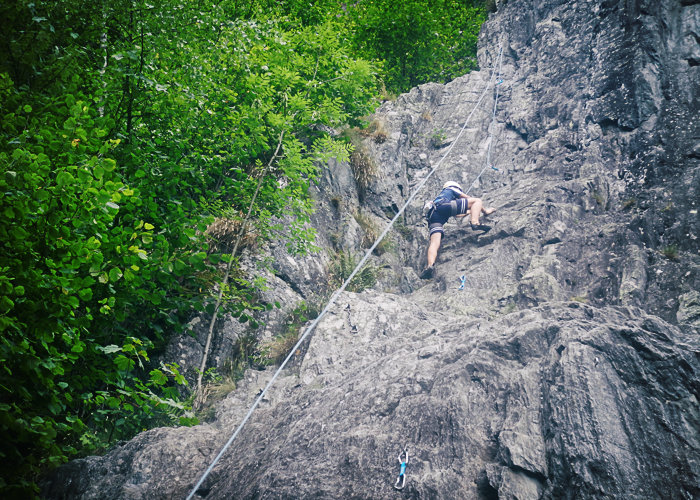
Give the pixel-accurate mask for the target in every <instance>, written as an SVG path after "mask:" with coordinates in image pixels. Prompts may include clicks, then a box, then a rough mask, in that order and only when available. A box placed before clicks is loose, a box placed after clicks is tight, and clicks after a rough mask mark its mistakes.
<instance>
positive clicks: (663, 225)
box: [43, 0, 700, 499]
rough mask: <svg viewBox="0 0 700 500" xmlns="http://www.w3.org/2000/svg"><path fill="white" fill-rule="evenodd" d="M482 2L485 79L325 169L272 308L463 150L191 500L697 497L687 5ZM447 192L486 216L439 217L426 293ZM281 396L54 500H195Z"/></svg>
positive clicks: (690, 22) (694, 81)
mask: <svg viewBox="0 0 700 500" xmlns="http://www.w3.org/2000/svg"><path fill="white" fill-rule="evenodd" d="M497 7H498V9H497V12H495V13H493V14H492V15H491V17H490V19H489V21H487V23H486V24H485V25H484V27H483V29H482V33H481V39H480V48H479V61H480V67H481V68H482V69H481V70H480V71H476V72H473V73H471V74H469V75H466V76H463V77H461V78H458V79H456V80H454V81H452V82H450V83H448V84H446V85H440V84H426V85H421V86H420V87H417V88H415V89H413V90H412V91H411V92H409V93H408V94H404V95H401V96H400V97H399V98H398V99H396V100H395V101H392V102H386V103H384V104H383V105H382V106H381V107H380V108H379V109H378V110H377V112H376V114H375V116H374V120H375V121H376V122H377V123H380V124H381V128H382V130H384V131H386V137H382V140H374V138H373V137H368V138H366V140H365V146H366V148H367V152H368V155H369V157H370V158H371V159H372V161H373V162H374V164H375V165H376V167H377V171H376V175H374V176H372V177H371V179H370V181H369V182H368V183H367V184H366V185H365V186H362V187H361V188H359V187H358V186H357V185H356V184H355V181H354V178H353V174H352V169H351V167H350V166H349V165H347V164H336V163H334V164H331V165H329V168H328V169H327V170H326V171H325V172H324V176H323V178H322V179H321V181H320V182H319V184H318V186H317V188H316V191H315V192H314V196H315V197H316V198H317V200H318V210H317V213H316V215H315V217H314V224H315V226H316V227H317V228H318V229H319V231H320V235H319V242H320V244H321V245H322V246H323V247H324V250H323V252H322V253H321V254H320V255H318V256H315V257H311V258H308V259H307V260H304V261H298V260H293V259H289V258H288V257H287V256H285V255H284V253H283V252H282V248H273V249H271V250H270V252H271V254H273V255H275V257H276V258H275V263H274V264H273V265H272V267H273V269H274V276H272V277H271V279H276V280H278V281H276V282H275V283H276V286H275V287H274V289H275V290H277V292H276V293H277V294H278V296H280V297H282V298H283V300H282V301H283V303H284V304H292V303H293V302H294V301H295V300H297V298H298V299H301V298H307V297H308V296H310V295H311V294H312V293H313V291H314V290H315V289H316V288H318V287H317V286H316V285H315V284H316V283H318V282H319V281H322V280H323V279H324V277H323V269H325V268H326V267H327V264H328V262H329V260H330V259H331V256H332V253H333V249H343V250H344V251H348V252H353V251H354V252H359V251H361V247H362V246H363V244H362V231H363V228H362V227H360V226H361V225H360V224H358V222H357V218H356V217H354V216H353V214H357V213H362V214H363V215H364V217H365V218H368V219H370V220H372V221H374V222H375V223H376V224H377V225H378V226H379V227H384V226H385V225H386V224H387V223H388V221H389V220H390V219H391V217H393V215H394V214H395V213H396V212H397V211H398V210H399V208H400V207H402V206H403V204H404V203H405V201H406V200H407V199H408V197H409V194H410V193H411V192H412V189H413V187H415V186H416V185H417V184H418V183H419V182H420V181H421V180H422V179H424V178H425V176H427V175H428V173H429V172H430V170H431V168H432V167H433V166H435V165H437V164H438V162H440V161H441V158H442V157H443V156H444V154H445V152H446V151H447V150H448V148H449V147H450V146H451V145H453V146H454V147H453V149H452V150H451V152H450V154H449V156H447V157H446V158H445V159H444V161H442V163H441V164H440V168H439V169H438V170H437V171H436V173H435V174H434V176H433V177H431V178H430V180H429V181H428V183H427V185H426V188H425V192H424V195H421V196H419V197H418V198H416V199H415V200H414V201H413V202H412V204H411V206H410V207H409V208H408V210H407V211H406V213H405V214H404V215H403V216H402V217H401V219H400V226H399V227H397V228H395V229H394V230H392V232H391V233H390V234H389V236H388V237H389V239H390V240H391V241H392V242H393V244H392V245H390V246H389V247H388V250H387V251H385V252H383V253H382V254H381V255H377V256H373V257H372V265H373V266H376V268H377V269H379V270H380V274H379V275H380V279H379V280H378V282H377V284H376V285H375V286H374V288H373V289H372V290H368V291H364V292H361V293H350V292H346V293H344V294H343V295H342V296H341V297H340V298H339V299H338V301H337V303H336V304H335V305H334V307H333V308H332V310H331V311H330V312H329V314H327V315H326V316H325V317H324V318H323V320H322V321H321V322H320V324H319V325H318V327H317V328H316V330H315V332H314V333H313V335H312V336H311V338H310V340H309V342H308V345H307V346H306V348H305V349H304V352H303V353H300V355H299V356H297V359H295V362H294V363H293V366H292V367H291V368H289V369H288V370H286V371H285V372H284V373H283V375H282V376H281V377H280V378H279V379H278V380H277V383H276V384H275V385H274V386H273V388H272V389H271V391H269V392H268V393H267V395H266V398H265V399H264V400H263V403H262V404H261V405H260V407H259V408H258V409H257V410H256V412H255V414H254V415H253V417H252V418H251V420H250V421H249V422H248V424H247V426H246V427H245V428H244V429H243V431H242V432H241V434H240V436H239V437H238V439H237V440H236V441H235V442H234V444H233V446H232V448H231V449H230V450H229V451H228V452H227V453H226V454H225V455H224V456H223V457H222V459H221V461H220V462H219V463H218V465H217V466H216V467H215V469H214V470H213V472H212V473H211V474H210V475H209V476H208V478H207V479H206V481H205V482H204V484H203V485H202V487H201V488H200V490H199V491H198V496H199V497H200V498H207V499H218V498H237V499H263V498H270V499H272V498H275V499H292V498H343V499H345V498H357V499H360V498H367V499H369V498H372V499H374V498H415V499H417V498H430V499H465V498H475V499H494V498H503V499H516V498H517V499H537V498H572V499H573V498H576V499H580V498H645V499H647V498H663V499H667V498H674V499H675V498H678V499H691V498H699V497H700V486H699V485H700V405H699V403H698V399H700V243H699V242H698V234H699V233H700V215H698V208H699V207H698V205H700V119H699V117H700V113H699V110H700V104H699V100H698V99H699V94H700V2H698V1H693V0H596V1H594V0H591V1H584V0H577V1H565V0H508V1H505V0H504V1H499V2H497ZM501 48H502V49H503V61H502V65H501V76H500V78H501V79H502V83H501V84H499V85H498V87H497V89H498V95H499V101H498V107H497V112H496V119H495V121H492V110H493V106H494V100H495V95H496V94H495V92H496V91H495V90H494V89H491V90H490V91H489V93H488V95H487V97H486V99H484V101H483V102H482V104H481V106H479V107H478V108H477V109H476V111H475V114H474V117H473V119H472V121H471V122H470V124H469V125H468V127H467V128H466V129H465V132H464V134H462V136H461V137H460V138H459V140H458V141H457V142H455V140H456V138H457V136H458V134H459V132H460V130H461V128H462V126H463V124H464V122H465V119H466V118H467V116H468V115H469V113H470V112H471V111H472V109H473V107H474V105H475V104H476V102H477V100H478V98H479V95H480V93H481V90H482V89H483V88H484V85H485V84H486V83H487V82H488V80H489V78H490V77H491V70H492V68H493V67H494V66H495V63H496V62H497V60H498V54H499V51H500V50H501ZM489 148H491V155H492V156H491V163H492V165H493V167H494V168H491V165H489V164H487V163H486V157H487V152H488V150H489ZM482 171H483V174H482V175H481V176H479V174H480V173H481V172H482ZM477 177H478V182H475V179H477ZM447 180H455V181H458V182H460V183H462V185H463V186H464V187H465V188H467V187H469V186H471V192H470V194H471V195H474V196H480V197H482V198H483V199H484V200H485V201H486V203H487V204H488V205H492V206H494V207H496V208H497V209H498V211H497V212H496V213H495V214H493V215H491V216H490V217H489V218H488V219H487V220H485V222H487V223H488V224H491V225H493V229H492V230H491V231H490V232H488V233H486V234H483V233H480V232H474V231H472V230H471V229H470V228H469V227H468V224H464V225H459V224H457V223H448V224H447V225H446V236H445V239H444V240H443V245H442V248H441V250H440V255H439V257H438V265H437V276H436V277H435V278H434V279H433V280H430V281H426V280H420V279H419V278H418V273H419V272H420V270H421V268H422V266H423V265H424V263H425V248H426V242H427V239H426V238H427V229H426V227H425V221H424V220H423V219H422V217H421V213H420V212H421V210H420V209H421V206H422V202H423V201H424V200H425V199H427V198H432V197H433V196H434V195H435V194H436V192H437V191H438V190H439V188H440V187H441V186H442V183H444V182H445V181H447ZM461 276H464V277H465V279H464V282H465V288H464V289H463V290H460V289H459V285H460V283H461V280H460V277H461ZM232 335H233V336H234V337H235V335H237V333H234V334H232ZM223 344H225V343H222V345H223ZM222 352H223V351H222ZM271 376H272V370H271V369H268V370H265V371H254V370H251V371H249V372H248V373H247V374H246V377H245V379H244V380H243V381H242V383H241V384H240V386H239V387H238V389H237V390H236V391H234V392H232V393H231V394H229V395H228V397H227V398H226V399H225V400H223V401H222V402H221V403H220V404H219V405H218V406H217V408H216V419H215V420H214V421H212V422H210V423H207V424H202V425H199V426H196V427H192V428H178V429H165V428H163V429H154V430H151V431H148V432H144V433H142V434H140V435H139V436H137V437H136V438H134V439H133V440H132V441H130V442H128V443H126V444H124V445H122V446H119V447H117V448H115V449H113V450H112V451H110V452H109V453H107V454H106V455H104V456H102V457H88V458H86V459H82V460H76V461H73V462H71V463H69V464H66V465H65V466H63V467H61V468H59V469H58V470H57V471H56V472H55V473H53V474H52V475H51V476H50V477H48V478H47V479H46V481H45V483H44V490H43V494H44V496H45V497H46V498H85V499H87V498H124V499H146V498H148V499H153V498H184V497H185V496H187V494H188V493H189V491H190V489H191V488H192V487H193V486H194V484H195V483H196V481H197V480H198V479H199V477H200V476H201V474H202V473H203V472H204V470H205V469H206V468H207V466H208V465H209V464H210V463H211V461H212V460H213V458H214V457H215V456H216V454H217V453H218V451H219V450H220V449H221V447H222V446H223V444H224V443H225V442H226V440H227V439H228V438H229V436H230V434H231V433H232V432H233V430H235V428H236V426H237V425H238V423H239V422H240V421H241V420H242V418H243V416H244V415H245V413H246V412H247V410H248V408H249V406H250V405H251V404H252V402H253V401H254V400H255V398H256V395H257V394H258V393H259V391H260V390H261V389H262V388H263V387H264V386H265V384H266V383H267V380H269V378H270V377H271ZM404 446H408V450H409V456H410V461H409V464H408V468H407V476H406V487H405V488H404V489H403V490H401V491H396V490H394V489H393V484H394V481H395V480H396V477H397V473H398V470H399V463H398V461H397V457H398V455H399V453H400V452H401V451H402V450H403V449H404Z"/></svg>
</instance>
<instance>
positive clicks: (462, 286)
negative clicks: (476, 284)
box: [457, 274, 467, 290]
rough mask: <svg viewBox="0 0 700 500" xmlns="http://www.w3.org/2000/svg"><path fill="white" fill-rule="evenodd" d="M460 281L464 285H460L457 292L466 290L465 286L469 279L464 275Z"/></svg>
mask: <svg viewBox="0 0 700 500" xmlns="http://www.w3.org/2000/svg"><path fill="white" fill-rule="evenodd" d="M459 279H460V280H462V284H461V285H459V288H458V289H457V290H464V285H466V281H467V277H466V276H465V275H464V274H463V275H462V276H461V277H460V278H459Z"/></svg>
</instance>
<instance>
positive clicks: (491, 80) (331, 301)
mask: <svg viewBox="0 0 700 500" xmlns="http://www.w3.org/2000/svg"><path fill="white" fill-rule="evenodd" d="M502 58H503V44H501V49H500V51H499V53H498V58H497V61H498V62H497V64H498V67H499V69H498V75H499V78H500V74H501V73H500V71H501V70H500V67H501V60H502ZM495 66H496V65H494V68H493V70H492V71H491V76H490V78H489V80H488V82H487V83H486V85H485V86H484V90H483V91H482V92H481V95H480V97H479V99H478V100H477V102H476V104H475V105H474V107H473V108H472V110H471V112H470V113H469V116H467V119H466V120H465V121H464V125H462V129H461V130H460V131H459V134H457V137H456V138H455V140H454V141H452V144H450V147H449V148H448V149H447V151H446V152H445V154H444V155H443V156H442V158H440V161H438V162H437V164H436V165H435V166H434V167H433V168H432V169H431V170H430V172H428V175H426V176H425V177H424V178H423V180H421V181H420V182H419V183H418V185H417V186H416V187H415V189H414V191H413V193H412V194H411V195H410V196H409V197H408V199H407V200H406V202H405V203H404V204H403V206H402V207H401V209H399V211H398V212H396V215H394V218H393V219H391V221H389V224H388V225H387V227H386V228H385V229H384V231H383V232H382V233H381V234H380V235H379V236H378V237H377V239H376V240H375V242H374V244H373V245H372V246H371V247H369V248H368V249H367V251H366V253H365V255H364V257H362V259H360V262H358V264H357V266H355V269H354V270H353V271H352V273H350V276H348V277H347V278H346V279H345V282H344V283H343V284H342V285H341V286H340V288H338V289H337V290H336V291H335V292H334V293H333V295H331V298H330V299H329V300H328V302H327V303H326V306H325V307H324V308H323V310H322V311H321V312H320V313H319V315H318V316H316V319H315V320H313V322H312V323H311V324H310V325H309V326H308V327H307V328H306V330H305V331H304V333H302V334H301V335H300V336H299V340H297V343H296V344H295V345H294V347H292V349H290V351H289V354H287V357H286V358H285V359H284V361H282V363H281V364H280V366H279V368H277V371H275V373H274V374H273V375H272V378H271V379H270V381H269V382H268V383H267V385H266V386H265V388H264V389H263V390H262V391H260V394H258V397H257V399H256V400H255V402H254V403H253V405H252V406H251V407H250V409H249V410H248V413H246V415H245V417H243V420H242V421H241V423H240V424H238V427H237V428H236V430H235V431H234V433H233V434H232V435H231V437H230V438H229V439H228V441H226V444H224V446H223V448H221V450H220V451H219V453H218V454H217V455H216V457H214V460H212V462H211V464H210V465H209V467H207V469H206V470H205V471H204V473H203V474H202V477H200V478H199V480H198V481H197V483H196V484H195V485H194V487H193V488H192V490H191V491H190V494H189V495H188V496H187V500H191V499H192V498H193V497H194V495H195V494H196V493H197V491H198V490H199V488H200V487H201V486H202V484H203V483H204V481H205V479H206V478H207V477H208V476H209V474H210V473H211V471H212V470H214V467H215V466H216V464H217V463H218V462H219V460H221V457H222V456H223V455H224V453H226V450H228V449H229V447H230V446H231V444H232V443H233V442H234V441H235V439H236V437H237V436H238V434H240V432H241V429H243V427H244V426H245V424H246V423H247V422H248V420H249V419H250V417H251V415H252V414H253V412H254V411H255V409H256V408H257V407H258V405H259V404H260V402H261V401H262V400H263V398H264V397H265V395H266V394H267V391H268V390H269V389H270V387H272V385H273V384H274V383H275V380H277V377H279V375H280V373H282V370H284V368H285V367H286V366H287V363H289V360H290V359H292V356H294V354H295V353H296V352H297V349H299V347H300V346H301V345H302V343H303V342H304V341H305V340H306V338H307V337H308V336H309V334H310V333H311V332H312V331H313V330H314V328H316V325H318V323H319V322H320V321H321V319H322V318H323V317H324V316H325V315H326V313H327V312H328V310H329V309H330V308H331V307H332V306H333V304H335V301H336V300H337V299H338V297H339V296H340V294H341V293H343V292H344V291H345V289H346V288H347V286H348V284H349V283H350V282H351V281H352V280H353V279H354V278H355V276H356V275H357V273H359V272H360V270H361V269H362V267H363V266H364V265H365V262H367V259H369V257H370V256H371V255H372V252H374V249H375V248H377V246H378V245H379V243H381V241H382V240H383V239H384V237H385V236H386V235H387V234H388V233H389V231H390V230H391V228H392V226H393V225H394V223H395V222H396V221H397V220H398V219H399V217H401V215H402V214H403V213H404V212H405V211H406V208H408V206H409V205H410V204H411V202H412V201H413V200H414V199H415V197H416V196H417V195H418V193H419V192H420V191H421V189H422V188H423V186H425V184H426V183H427V182H428V180H429V179H430V178H431V177H432V176H433V174H434V173H435V172H436V171H437V169H438V168H439V167H440V165H442V162H443V161H444V160H445V158H447V156H448V155H449V154H450V153H451V152H452V149H453V148H454V146H455V144H457V142H458V141H459V138H460V137H461V136H462V134H463V133H464V131H465V130H466V128H467V125H468V124H469V122H470V121H471V118H472V116H473V115H474V113H475V112H476V110H477V108H478V107H479V105H480V104H481V101H483V100H484V97H485V96H486V92H487V91H488V89H489V87H491V85H492V84H494V82H495V81H496V79H495V78H494V77H495V76H496V67H495ZM497 100H498V87H496V101H497ZM493 113H494V118H493V119H495V113H496V108H495V106H494V111H493ZM490 152H491V145H490V144H489V154H490ZM489 164H490V160H489V162H487V164H486V165H489ZM482 173H483V170H482ZM479 176H481V174H479ZM478 178H479V177H477V180H478ZM475 182H476V181H475ZM472 185H473V184H472ZM469 189H471V186H470V188H469ZM468 193H469V190H467V192H466V193H465V194H468ZM405 452H406V460H407V461H408V451H407V450H405ZM399 477H401V476H399Z"/></svg>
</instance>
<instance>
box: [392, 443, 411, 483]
mask: <svg viewBox="0 0 700 500" xmlns="http://www.w3.org/2000/svg"><path fill="white" fill-rule="evenodd" d="M399 463H400V464H401V470H400V471H399V477H397V478H396V483H394V488H396V489H397V490H402V489H403V487H404V486H406V466H407V465H408V445H406V447H405V448H404V449H403V451H402V452H401V453H399Z"/></svg>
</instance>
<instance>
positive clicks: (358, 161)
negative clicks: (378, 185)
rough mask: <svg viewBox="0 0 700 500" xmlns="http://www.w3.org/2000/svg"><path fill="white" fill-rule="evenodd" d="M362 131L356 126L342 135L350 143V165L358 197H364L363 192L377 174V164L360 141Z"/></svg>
mask: <svg viewBox="0 0 700 500" xmlns="http://www.w3.org/2000/svg"><path fill="white" fill-rule="evenodd" d="M363 135H364V133H363V132H362V131H360V130H359V129H357V128H350V129H347V130H345V131H344V132H343V136H344V137H345V139H346V140H348V141H349V142H350V144H351V145H352V153H350V167H351V168H352V174H353V177H354V178H355V182H357V187H358V191H359V194H360V199H361V200H362V199H364V196H365V192H366V191H367V188H369V185H370V184H371V183H372V180H373V179H374V178H375V177H376V176H377V165H376V164H375V163H374V161H373V160H372V157H371V156H370V155H369V150H368V149H367V146H366V145H365V144H364V143H363V142H362V136H363Z"/></svg>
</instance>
